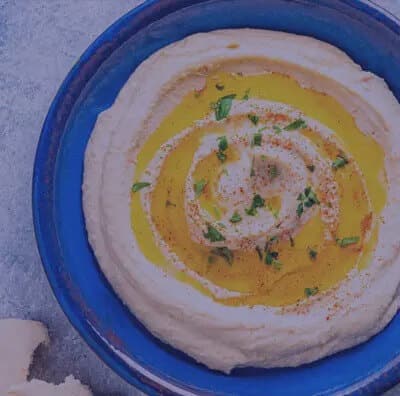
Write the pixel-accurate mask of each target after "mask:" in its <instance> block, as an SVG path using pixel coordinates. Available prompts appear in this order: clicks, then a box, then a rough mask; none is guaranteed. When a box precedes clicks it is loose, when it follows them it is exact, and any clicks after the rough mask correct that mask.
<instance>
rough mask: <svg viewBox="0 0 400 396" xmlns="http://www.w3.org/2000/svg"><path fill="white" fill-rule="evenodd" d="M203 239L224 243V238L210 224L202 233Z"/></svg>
mask: <svg viewBox="0 0 400 396" xmlns="http://www.w3.org/2000/svg"><path fill="white" fill-rule="evenodd" d="M203 235H204V238H207V239H209V240H210V241H211V242H221V241H225V237H224V236H223V235H222V234H221V233H220V232H219V231H218V230H217V229H216V228H214V227H213V226H212V225H211V224H207V232H203Z"/></svg>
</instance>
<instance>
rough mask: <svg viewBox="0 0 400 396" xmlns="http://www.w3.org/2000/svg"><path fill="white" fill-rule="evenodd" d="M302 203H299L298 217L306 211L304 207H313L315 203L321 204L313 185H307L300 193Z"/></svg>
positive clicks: (298, 198)
mask: <svg viewBox="0 0 400 396" xmlns="http://www.w3.org/2000/svg"><path fill="white" fill-rule="evenodd" d="M297 200H298V201H300V203H299V204H298V205H297V209H296V213H297V217H301V215H302V214H303V213H304V208H311V207H312V206H313V205H319V203H320V202H319V200H318V198H317V196H316V194H315V192H314V191H313V190H312V188H311V187H306V188H305V189H304V192H302V193H300V194H299V196H298V197H297Z"/></svg>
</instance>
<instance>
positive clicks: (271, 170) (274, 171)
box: [268, 164, 279, 180]
mask: <svg viewBox="0 0 400 396" xmlns="http://www.w3.org/2000/svg"><path fill="white" fill-rule="evenodd" d="M268 176H269V178H270V179H271V180H274V179H275V178H276V177H278V176H279V169H278V167H277V166H276V165H274V164H273V165H269V166H268Z"/></svg>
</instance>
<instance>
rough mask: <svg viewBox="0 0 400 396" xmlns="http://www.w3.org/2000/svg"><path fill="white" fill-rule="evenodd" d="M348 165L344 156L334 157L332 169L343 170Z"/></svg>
mask: <svg viewBox="0 0 400 396" xmlns="http://www.w3.org/2000/svg"><path fill="white" fill-rule="evenodd" d="M348 163H349V160H348V159H347V158H346V156H345V155H344V154H339V155H337V156H336V158H335V160H334V161H333V162H332V168H333V169H335V170H336V169H339V168H343V167H344V166H346V165H347V164H348Z"/></svg>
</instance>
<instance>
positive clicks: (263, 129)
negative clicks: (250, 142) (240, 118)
mask: <svg viewBox="0 0 400 396" xmlns="http://www.w3.org/2000/svg"><path fill="white" fill-rule="evenodd" d="M266 129H268V127H267V126H265V127H262V128H260V129H259V130H258V131H257V132H262V131H265V130H266Z"/></svg>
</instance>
